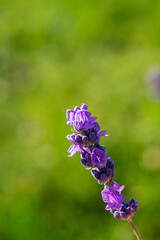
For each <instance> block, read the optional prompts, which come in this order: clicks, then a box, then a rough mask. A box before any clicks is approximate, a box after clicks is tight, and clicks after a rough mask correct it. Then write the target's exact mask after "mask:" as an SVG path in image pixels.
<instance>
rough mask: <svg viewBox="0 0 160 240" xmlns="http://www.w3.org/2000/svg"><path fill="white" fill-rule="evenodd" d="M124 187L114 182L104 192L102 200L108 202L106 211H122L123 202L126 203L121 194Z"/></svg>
mask: <svg viewBox="0 0 160 240" xmlns="http://www.w3.org/2000/svg"><path fill="white" fill-rule="evenodd" d="M123 188H124V185H123V186H121V187H120V186H119V185H118V184H117V183H116V182H112V183H111V184H110V185H108V186H106V188H105V189H104V190H103V191H102V198H103V201H104V202H107V203H108V205H107V206H106V208H105V209H106V210H110V211H111V210H113V209H116V210H120V209H121V207H122V202H124V201H125V198H124V196H123V195H122V194H121V191H122V190H123Z"/></svg>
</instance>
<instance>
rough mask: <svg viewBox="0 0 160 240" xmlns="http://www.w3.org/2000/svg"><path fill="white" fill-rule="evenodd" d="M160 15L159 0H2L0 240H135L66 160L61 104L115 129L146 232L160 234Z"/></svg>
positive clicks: (122, 169) (117, 152)
mask: <svg viewBox="0 0 160 240" xmlns="http://www.w3.org/2000/svg"><path fill="white" fill-rule="evenodd" d="M159 13H160V2H159V1H158V0H152V1H149V0H148V1H147V0H146V1H145V0H143V1H142V0H134V1H128V0H121V1H118V0H99V1H98V0H81V1H80V0H75V1H74V0H68V1H66V0H57V1H56V0H55V1H48V0H46V1H44V0H43V1H42V0H33V1H23V0H22V1H20V0H15V1H11V0H1V1H0V23H1V30H0V32H1V34H0V216H1V217H0V239H2V240H22V239H23V240H35V239H39V240H44V239H45V240H51V239H56V240H62V239H69V240H71V239H77V240H80V239H83V240H87V239H92V240H94V239H95V240H102V239H110V240H131V239H135V238H134V235H133V233H132V231H131V229H130V226H129V224H127V223H126V222H124V221H118V220H116V219H114V218H113V217H112V216H111V214H110V213H109V212H106V211H105V209H104V208H105V204H104V203H103V201H102V198H101V190H102V186H101V185H98V184H97V183H96V181H95V179H93V178H92V176H91V174H90V173H89V172H87V171H85V170H84V168H83V166H82V165H81V164H80V157H79V155H78V154H76V155H75V156H74V157H72V158H67V148H68V147H69V145H70V143H69V142H68V141H67V140H66V135H67V134H69V133H70V132H71V130H70V127H69V126H67V125H66V119H65V111H66V109H68V108H74V106H75V105H80V104H81V103H82V102H84V103H86V104H87V105H88V106H89V110H90V111H91V112H92V113H93V116H97V117H98V121H99V124H100V125H101V129H104V130H105V129H107V130H108V133H109V137H108V138H105V139H102V144H104V145H105V146H106V148H107V153H108V154H109V155H111V156H112V159H113V160H114V161H115V164H116V174H115V181H117V182H118V183H119V184H120V185H122V184H125V186H126V187H125V189H124V195H125V196H126V200H127V201H128V200H129V199H130V198H131V197H133V198H135V199H136V200H138V201H139V203H140V205H139V209H138V212H137V213H136V215H135V217H134V222H135V224H136V225H137V227H138V229H139V231H140V233H141V234H142V236H143V237H144V239H145V240H149V239H154V240H158V239H159V236H160V230H159V214H160V209H159V199H160V191H159V170H160V102H158V101H157V100H155V99H154V97H153V96H152V97H151V96H150V94H149V90H148V86H147V84H146V81H145V76H146V73H147V72H148V71H149V69H150V68H151V67H152V66H154V65H158V64H159V61H160V27H159V26H160V14H159ZM151 220H152V221H151Z"/></svg>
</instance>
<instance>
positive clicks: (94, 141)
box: [67, 104, 141, 239]
mask: <svg viewBox="0 0 160 240" xmlns="http://www.w3.org/2000/svg"><path fill="white" fill-rule="evenodd" d="M96 119H97V118H96V117H92V116H91V113H90V112H89V111H88V107H87V105H86V104H81V107H78V106H76V107H75V108H74V110H71V109H69V110H67V124H68V125H71V126H73V127H74V130H73V132H74V133H73V134H70V135H68V136H67V139H68V140H69V141H71V142H72V143H73V145H71V146H70V148H69V149H68V152H69V153H70V155H69V156H72V155H73V154H75V153H76V152H79V153H80V154H81V163H82V165H83V166H85V167H86V168H87V169H91V173H92V175H93V177H94V178H95V179H96V180H98V183H99V184H104V185H105V188H104V190H103V191H102V198H103V201H104V202H106V203H107V206H106V208H105V209H106V210H109V211H110V212H111V213H112V214H113V215H114V217H115V218H117V219H123V220H127V221H128V222H129V223H130V224H131V226H132V228H133V229H134V231H136V236H139V238H138V239H141V237H140V234H139V233H138V232H137V230H135V227H134V224H133V222H132V217H133V215H134V214H135V212H136V211H137V208H138V202H137V201H135V200H134V199H131V200H130V201H129V202H128V203H127V202H126V203H125V202H124V201H125V198H124V196H123V195H122V194H121V191H122V190H123V189H124V185H123V186H121V187H120V186H119V185H118V184H117V183H116V182H113V178H114V170H115V167H114V162H113V161H112V160H111V158H110V156H108V155H106V148H105V147H104V146H102V145H100V138H101V137H102V136H108V135H107V134H106V133H107V131H100V126H99V124H98V123H97V122H95V120H96ZM105 162H106V164H105ZM104 164H105V166H104Z"/></svg>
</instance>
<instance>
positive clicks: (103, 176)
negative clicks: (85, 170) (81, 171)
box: [91, 159, 114, 184]
mask: <svg viewBox="0 0 160 240" xmlns="http://www.w3.org/2000/svg"><path fill="white" fill-rule="evenodd" d="M91 173H92V175H93V177H94V178H95V179H96V180H98V183H99V184H106V183H109V182H111V181H112V179H113V177H114V162H113V161H112V160H110V159H108V160H107V163H106V166H105V167H101V168H94V169H92V171H91Z"/></svg>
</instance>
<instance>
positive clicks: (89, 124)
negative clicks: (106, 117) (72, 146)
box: [67, 104, 100, 131]
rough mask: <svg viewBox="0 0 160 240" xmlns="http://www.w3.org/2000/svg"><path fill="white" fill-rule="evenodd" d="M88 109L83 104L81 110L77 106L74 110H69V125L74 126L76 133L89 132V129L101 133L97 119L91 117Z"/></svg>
mask: <svg viewBox="0 0 160 240" xmlns="http://www.w3.org/2000/svg"><path fill="white" fill-rule="evenodd" d="M87 109H88V107H87V105H86V104H81V108H80V107H77V106H76V107H75V108H74V110H71V109H69V110H67V120H68V121H67V124H68V125H73V127H74V129H75V130H76V131H82V130H84V131H87V130H88V129H89V128H96V130H97V131H99V130H100V127H99V124H98V123H96V122H94V121H95V120H96V119H97V118H96V117H91V113H90V112H89V111H87Z"/></svg>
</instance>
